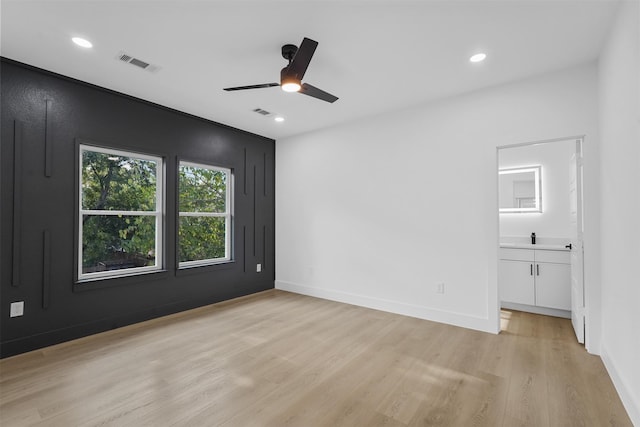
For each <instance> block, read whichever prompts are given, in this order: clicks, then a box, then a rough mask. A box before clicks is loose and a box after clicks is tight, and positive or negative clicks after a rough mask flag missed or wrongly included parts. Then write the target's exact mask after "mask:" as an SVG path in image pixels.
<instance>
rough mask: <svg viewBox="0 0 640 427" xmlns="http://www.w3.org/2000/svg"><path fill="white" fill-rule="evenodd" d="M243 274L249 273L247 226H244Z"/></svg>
mask: <svg viewBox="0 0 640 427" xmlns="http://www.w3.org/2000/svg"><path fill="white" fill-rule="evenodd" d="M242 272H243V273H246V272H247V226H246V225H243V226H242Z"/></svg>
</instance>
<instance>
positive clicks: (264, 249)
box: [262, 225, 267, 271]
mask: <svg viewBox="0 0 640 427" xmlns="http://www.w3.org/2000/svg"><path fill="white" fill-rule="evenodd" d="M266 265H267V226H266V225H263V226H262V270H263V271H264V269H265V268H266Z"/></svg>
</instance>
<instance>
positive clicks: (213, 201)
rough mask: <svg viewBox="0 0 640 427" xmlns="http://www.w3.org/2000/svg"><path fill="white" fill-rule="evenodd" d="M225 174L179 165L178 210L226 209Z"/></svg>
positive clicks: (203, 210) (222, 211)
mask: <svg viewBox="0 0 640 427" xmlns="http://www.w3.org/2000/svg"><path fill="white" fill-rule="evenodd" d="M227 178H228V177H227V174H226V173H225V172H223V171H219V170H213V169H205V168H198V167H193V166H184V165H181V166H180V212H215V213H225V212H226V210H227V206H226V199H227Z"/></svg>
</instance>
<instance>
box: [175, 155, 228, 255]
mask: <svg viewBox="0 0 640 427" xmlns="http://www.w3.org/2000/svg"><path fill="white" fill-rule="evenodd" d="M178 169H179V171H178V172H179V201H178V203H179V212H180V214H179V225H178V265H179V267H192V266H198V265H206V264H215V263H220V262H225V261H229V260H231V191H232V190H231V179H232V175H231V170H230V169H225V168H219V167H215V166H206V165H199V164H196V163H188V162H180V165H179V168H178Z"/></svg>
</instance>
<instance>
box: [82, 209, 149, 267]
mask: <svg viewBox="0 0 640 427" xmlns="http://www.w3.org/2000/svg"><path fill="white" fill-rule="evenodd" d="M155 247H156V218H155V216H115V215H83V217H82V273H83V274H84V273H95V272H97V271H109V270H120V269H125V268H138V267H147V266H155V265H156V260H155Z"/></svg>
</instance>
